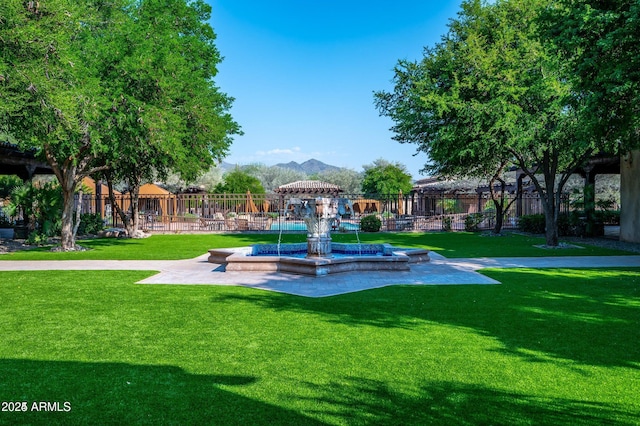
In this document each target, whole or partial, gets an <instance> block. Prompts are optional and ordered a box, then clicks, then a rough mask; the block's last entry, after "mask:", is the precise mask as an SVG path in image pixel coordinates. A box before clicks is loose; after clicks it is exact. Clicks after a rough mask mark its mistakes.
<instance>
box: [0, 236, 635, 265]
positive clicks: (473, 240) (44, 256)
mask: <svg viewBox="0 0 640 426" xmlns="http://www.w3.org/2000/svg"><path fill="white" fill-rule="evenodd" d="M332 238H333V241H335V242H349V243H355V242H357V239H356V235H355V234H353V233H349V234H341V233H334V234H332ZM359 238H360V240H361V241H362V242H372V243H390V244H393V245H396V246H399V247H424V248H428V249H431V250H434V251H436V252H438V253H440V254H442V255H444V256H446V257H451V258H453V257H505V256H508V257H512V256H534V257H538V256H609V255H620V254H634V253H628V252H622V251H619V250H611V249H605V248H601V247H594V246H588V245H583V247H584V248H577V249H554V250H546V249H541V248H537V247H535V245H540V244H544V239H543V238H541V237H531V236H526V235H520V234H512V233H508V234H505V235H504V236H501V237H492V236H487V235H486V234H476V233H467V232H455V233H434V232H430V233H396V234H392V233H372V234H367V233H365V234H360V235H359ZM277 241H278V235H277V234H182V235H153V236H152V237H150V238H145V239H141V240H121V239H118V240H116V239H107V238H102V239H93V240H81V241H79V244H81V245H83V246H86V247H88V248H90V249H91V250H89V251H85V252H73V253H52V252H50V251H49V248H41V249H36V250H30V251H25V252H17V253H12V254H8V255H2V256H0V260H67V259H99V260H102V259H114V260H127V259H135V260H139V259H140V260H145V259H148V260H152V259H159V260H163V259H190V258H194V257H196V256H199V255H202V254H205V253H206V252H207V250H208V249H211V248H220V247H239V246H246V245H251V244H258V243H275V242H277ZM304 241H306V234H304V233H296V234H283V235H282V242H283V243H290V242H304Z"/></svg>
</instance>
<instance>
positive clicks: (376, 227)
mask: <svg viewBox="0 0 640 426" xmlns="http://www.w3.org/2000/svg"><path fill="white" fill-rule="evenodd" d="M380 228H382V222H381V221H380V219H379V218H378V217H377V216H375V215H369V216H365V217H363V218H362V219H360V230H362V231H363V232H378V231H380Z"/></svg>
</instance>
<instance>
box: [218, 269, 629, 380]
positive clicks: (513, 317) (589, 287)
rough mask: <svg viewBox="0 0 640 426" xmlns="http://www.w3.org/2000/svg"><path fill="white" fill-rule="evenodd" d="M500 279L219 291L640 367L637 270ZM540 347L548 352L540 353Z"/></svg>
mask: <svg viewBox="0 0 640 426" xmlns="http://www.w3.org/2000/svg"><path fill="white" fill-rule="evenodd" d="M485 274H486V275H489V276H490V277H491V278H494V279H496V280H498V281H499V282H502V283H503V284H502V285H499V286H393V287H386V288H381V289H375V290H369V291H362V292H357V293H350V294H344V295H340V296H333V297H327V298H316V299H314V298H305V297H299V296H291V295H287V294H279V293H267V292H235V293H233V294H228V293H226V294H225V293H221V294H219V295H218V296H217V297H215V298H214V299H213V300H214V301H215V302H216V303H224V302H229V303H233V302H234V301H238V300H242V301H247V302H251V303H254V304H256V305H258V306H261V307H264V308H267V309H274V310H280V311H293V312H300V313H306V314H313V315H317V317H318V318H319V319H321V320H323V321H328V322H332V323H339V324H346V325H350V326H353V327H359V326H374V327H383V328H403V329H412V328H415V327H424V326H425V324H429V323H434V322H435V323H440V324H450V325H454V326H459V327H464V328H468V329H473V330H475V331H476V332H478V333H480V334H483V335H489V336H494V337H496V338H498V339H499V340H500V341H501V342H502V347H503V349H501V350H503V351H505V352H508V353H510V354H513V355H517V356H520V357H523V358H526V359H527V360H530V361H536V362H549V357H551V358H559V359H567V360H573V361H576V362H579V363H583V364H587V365H601V366H621V367H627V368H633V369H638V368H639V366H640V346H639V345H638V344H637V342H638V341H640V303H638V297H639V296H640V270H638V269H634V268H630V269H616V270H597V271H596V270H593V271H591V272H590V273H589V274H588V275H585V272H583V271H580V270H560V269H552V270H533V269H527V270H492V271H486V272H485ZM540 353H543V355H544V356H542V355H540Z"/></svg>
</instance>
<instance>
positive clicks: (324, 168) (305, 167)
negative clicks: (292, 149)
mask: <svg viewBox="0 0 640 426" xmlns="http://www.w3.org/2000/svg"><path fill="white" fill-rule="evenodd" d="M276 167H282V168H283V169H291V170H295V171H297V172H302V173H305V174H307V175H315V174H318V173H323V172H329V171H338V170H340V167H336V166H332V165H330V164H326V163H323V162H322V161H319V160H316V159H314V158H312V159H311V160H307V161H305V162H304V163H301V164H300V163H296V162H295V161H290V162H288V163H279V164H276Z"/></svg>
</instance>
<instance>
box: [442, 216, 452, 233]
mask: <svg viewBox="0 0 640 426" xmlns="http://www.w3.org/2000/svg"><path fill="white" fill-rule="evenodd" d="M452 225H453V219H452V218H451V216H443V217H442V230H443V231H445V232H451V231H452V229H453V228H452Z"/></svg>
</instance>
